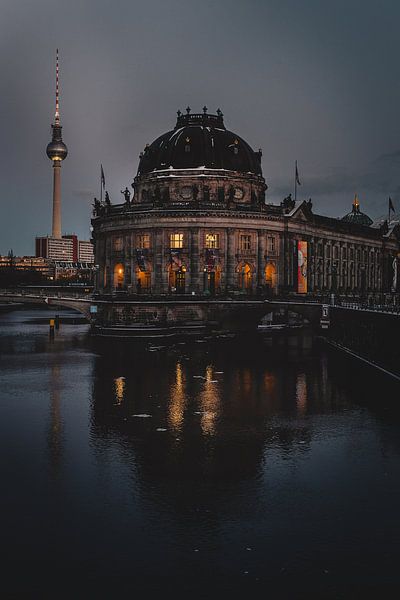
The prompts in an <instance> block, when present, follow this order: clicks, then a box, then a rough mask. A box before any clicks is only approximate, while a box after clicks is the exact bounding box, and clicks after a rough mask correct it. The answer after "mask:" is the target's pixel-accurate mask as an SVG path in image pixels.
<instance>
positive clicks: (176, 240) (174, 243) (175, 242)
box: [169, 233, 183, 248]
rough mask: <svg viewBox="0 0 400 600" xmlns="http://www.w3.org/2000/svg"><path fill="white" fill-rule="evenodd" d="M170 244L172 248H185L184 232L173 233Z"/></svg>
mask: <svg viewBox="0 0 400 600" xmlns="http://www.w3.org/2000/svg"><path fill="white" fill-rule="evenodd" d="M169 245H170V248H183V233H171V234H170V236H169Z"/></svg>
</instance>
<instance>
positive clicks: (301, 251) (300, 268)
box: [297, 241, 308, 294]
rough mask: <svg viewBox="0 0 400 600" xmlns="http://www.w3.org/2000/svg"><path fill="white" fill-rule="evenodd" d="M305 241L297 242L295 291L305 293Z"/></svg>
mask: <svg viewBox="0 0 400 600" xmlns="http://www.w3.org/2000/svg"><path fill="white" fill-rule="evenodd" d="M307 259H308V254H307V242H303V241H298V242H297V292H298V293H299V294H306V293H307Z"/></svg>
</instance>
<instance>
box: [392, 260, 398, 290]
mask: <svg viewBox="0 0 400 600" xmlns="http://www.w3.org/2000/svg"><path fill="white" fill-rule="evenodd" d="M397 269H398V264H397V256H395V257H394V258H393V262H392V271H393V277H392V292H397V277H398V276H397Z"/></svg>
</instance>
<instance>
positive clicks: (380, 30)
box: [0, 0, 400, 254]
mask: <svg viewBox="0 0 400 600" xmlns="http://www.w3.org/2000/svg"><path fill="white" fill-rule="evenodd" d="M399 22H400V3H399V2H398V0H381V1H378V0H375V1H372V0H362V1H361V0H360V1H355V0H345V1H342V0H335V1H334V2H332V0H330V1H327V0H326V1H325V0H303V1H302V0H214V1H211V0H201V1H199V0H145V1H141V2H137V1H136V0H114V1H112V0H109V1H106V0H68V2H66V1H65V0H64V1H63V2H59V1H57V0H35V2H32V1H31V0H2V2H1V19H0V62H1V83H2V86H1V88H2V94H1V100H0V119H1V136H0V148H1V150H0V152H1V173H2V179H1V202H2V210H1V226H0V242H1V243H0V253H3V254H4V253H6V252H7V251H8V250H9V249H10V248H13V250H14V253H16V254H30V253H33V251H34V243H33V240H34V236H35V235H43V234H47V233H50V229H51V200H52V167H51V163H50V161H49V159H48V158H47V157H46V153H45V149H46V145H47V143H48V142H49V141H50V124H51V122H52V119H53V115H54V61H55V48H56V47H59V49H60V57H61V59H60V62H61V65H60V67H61V94H62V96H61V119H62V124H63V135H64V141H65V142H66V144H67V146H68V149H69V156H68V158H67V159H66V160H65V162H64V163H63V169H62V203H63V231H64V232H76V233H77V234H78V235H79V236H80V237H81V238H84V239H87V238H88V237H89V226H90V213H91V202H92V198H93V196H94V195H98V190H99V171H100V163H102V164H103V166H104V171H105V175H106V182H107V188H108V190H109V192H110V196H111V199H112V200H114V201H118V202H120V201H121V200H122V196H121V194H120V190H122V189H123V188H124V187H125V186H126V185H128V186H129V185H130V183H131V182H132V180H133V177H134V175H135V173H136V169H137V163H138V155H139V152H140V151H141V150H142V149H143V147H144V145H145V144H146V143H147V142H149V143H150V142H151V141H153V140H154V139H155V138H156V137H157V136H158V135H160V134H161V133H163V132H164V131H167V130H169V129H170V128H172V127H173V126H174V124H175V119H176V111H177V110H178V109H179V108H180V109H182V110H183V109H184V108H185V107H186V106H187V105H188V104H189V105H190V106H191V107H192V109H193V111H195V112H200V111H201V108H202V107H203V105H204V104H206V105H207V106H208V107H209V109H210V112H214V111H215V110H216V109H217V108H218V107H221V109H222V110H223V112H224V115H225V124H226V126H227V127H228V128H229V129H231V130H233V131H235V132H237V133H238V135H240V136H242V137H244V138H245V139H246V140H247V141H248V142H249V143H250V144H251V145H252V146H253V147H254V149H258V148H259V147H261V148H262V149H263V172H264V176H265V177H266V180H267V183H268V185H269V189H268V192H267V200H268V201H269V202H280V200H281V199H282V197H283V196H285V195H287V194H288V193H289V192H290V191H292V185H293V184H292V182H293V170H294V161H295V159H297V160H298V163H299V172H300V179H301V180H302V186H301V188H300V189H299V193H300V196H301V197H303V196H304V198H305V199H308V198H309V197H310V196H311V197H312V198H313V202H314V210H316V211H319V212H321V213H322V214H329V215H332V216H341V215H343V214H344V213H345V212H347V210H348V209H349V208H350V206H351V203H352V200H353V196H354V193H355V192H358V194H359V198H360V202H361V208H362V209H363V210H365V212H367V213H369V214H370V216H371V217H373V218H375V217H378V216H380V215H382V214H384V213H386V211H387V198H388V196H391V197H392V198H393V199H394V204H395V207H396V209H397V212H399V211H400V120H399V107H400V77H399V57H400V52H399V34H398V30H399Z"/></svg>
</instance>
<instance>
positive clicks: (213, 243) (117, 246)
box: [113, 232, 276, 254]
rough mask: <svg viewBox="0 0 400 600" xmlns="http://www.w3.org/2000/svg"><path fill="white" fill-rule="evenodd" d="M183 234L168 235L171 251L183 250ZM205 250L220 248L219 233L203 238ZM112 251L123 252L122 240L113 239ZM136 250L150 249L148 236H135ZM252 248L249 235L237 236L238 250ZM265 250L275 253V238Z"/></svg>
mask: <svg viewBox="0 0 400 600" xmlns="http://www.w3.org/2000/svg"><path fill="white" fill-rule="evenodd" d="M184 241H185V234H184V233H181V232H176V233H170V234H169V247H170V248H173V249H179V248H184V246H185V244H184ZM204 246H205V248H210V249H218V248H220V234H219V233H211V232H210V233H206V234H205V236H204ZM113 247H114V250H116V251H122V250H123V238H122V237H116V238H114V244H113ZM136 248H143V249H145V248H150V234H149V233H143V234H139V235H137V236H136ZM253 248H254V240H253V237H252V235H251V234H240V235H239V249H240V250H242V251H251V250H252V249H253ZM267 249H268V252H269V253H271V254H273V253H275V252H276V241H275V237H273V236H268V237H267Z"/></svg>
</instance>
